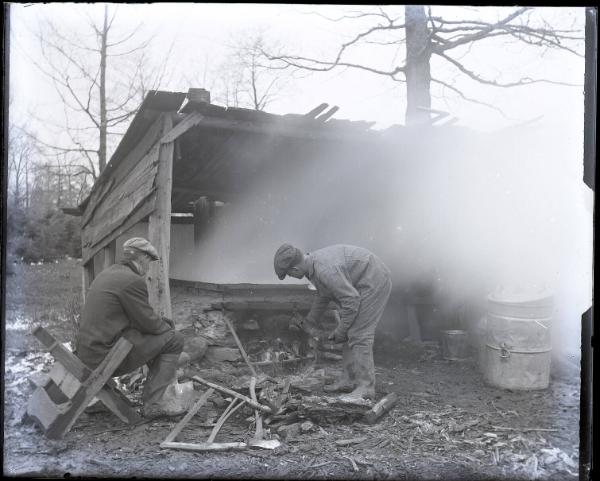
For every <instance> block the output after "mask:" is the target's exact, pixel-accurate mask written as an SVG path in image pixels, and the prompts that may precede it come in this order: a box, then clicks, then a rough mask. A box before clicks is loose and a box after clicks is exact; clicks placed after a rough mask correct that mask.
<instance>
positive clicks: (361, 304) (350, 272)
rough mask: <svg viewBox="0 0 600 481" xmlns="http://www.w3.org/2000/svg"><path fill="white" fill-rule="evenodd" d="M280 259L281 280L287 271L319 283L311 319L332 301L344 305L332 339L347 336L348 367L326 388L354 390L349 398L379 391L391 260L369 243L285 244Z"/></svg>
mask: <svg viewBox="0 0 600 481" xmlns="http://www.w3.org/2000/svg"><path fill="white" fill-rule="evenodd" d="M274 264H275V273H276V274H277V276H278V277H279V279H280V280H283V279H284V278H285V276H286V275H289V276H291V277H295V278H296V279H302V278H303V277H304V276H306V277H307V278H308V280H309V281H310V282H311V283H312V284H313V285H314V286H315V287H316V289H317V294H318V295H317V297H316V299H315V301H314V303H313V305H312V308H311V310H310V312H309V313H308V315H307V317H306V320H307V322H308V323H309V324H315V323H317V322H318V321H319V318H320V317H321V315H322V314H323V312H324V311H325V309H326V308H327V305H328V304H329V302H330V301H334V302H335V303H336V304H337V305H338V307H339V315H340V321H339V323H338V326H337V328H336V329H335V331H334V332H333V333H332V334H331V335H330V336H329V339H333V340H335V341H336V342H345V346H344V352H343V364H344V371H343V375H342V378H341V379H339V380H338V381H337V382H335V383H334V384H333V385H331V386H325V390H326V391H330V392H334V391H352V392H351V394H350V395H349V396H345V397H344V400H346V401H349V402H351V401H355V400H359V399H363V398H373V397H375V364H374V362H373V341H374V338H375V328H376V327H377V324H378V322H379V320H380V319H381V315H382V314H383V310H384V309H385V306H386V304H387V300H388V298H389V296H390V291H391V289H392V282H391V275H390V270H389V269H388V268H387V266H386V265H385V264H384V263H383V262H382V261H381V259H379V257H377V256H376V255H375V254H373V253H372V252H369V251H368V250H367V249H364V248H362V247H355V246H349V245H333V246H329V247H325V248H323V249H319V250H316V251H314V252H311V253H309V254H303V253H302V251H300V249H297V248H296V247H294V246H292V245H290V244H283V245H282V246H281V247H280V248H279V249H278V250H277V252H276V253H275V258H274ZM353 378H355V379H353ZM353 389H354V390H353Z"/></svg>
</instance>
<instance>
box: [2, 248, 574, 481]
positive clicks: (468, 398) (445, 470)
mask: <svg viewBox="0 0 600 481" xmlns="http://www.w3.org/2000/svg"><path fill="white" fill-rule="evenodd" d="M79 286H80V271H79V266H78V264H77V261H75V260H65V261H61V262H59V263H58V264H44V265H35V266H22V265H20V266H16V268H15V273H14V274H13V275H12V276H9V277H8V278H7V280H6V323H5V324H6V326H5V327H6V331H5V334H6V336H5V353H4V356H5V357H4V362H5V365H4V366H5V376H4V395H5V404H4V475H5V476H59V477H72V476H83V477H98V476H103V477H104V476H109V477H134V476H135V477H151V478H156V477H167V478H184V477H190V478H221V479H224V478H227V479H229V478H239V479H243V478H245V479H247V478H262V479H266V478H271V479H283V478H284V479H401V480H413V479H414V480H426V479H445V480H448V479H461V480H469V479H478V480H482V479H490V480H492V479H493V480H498V479H544V480H546V479H547V480H565V479H576V478H577V473H578V464H579V461H578V446H579V377H578V375H574V371H572V370H571V371H569V370H564V369H561V370H559V369H553V371H552V376H551V383H550V387H549V388H548V389H545V390H541V391H522V392H517V391H507V390H501V389H497V388H494V387H490V386H487V385H486V384H484V382H483V380H482V376H481V374H480V372H479V370H478V367H477V365H476V362H475V358H474V357H471V358H469V359H467V360H465V361H447V360H444V359H442V358H441V356H440V353H439V349H438V347H437V346H436V345H433V344H429V345H426V346H425V347H424V348H416V347H414V346H411V345H408V344H398V343H394V344H393V345H392V343H391V342H388V343H386V342H385V341H380V342H379V344H378V345H377V346H376V355H375V358H376V365H377V383H378V385H377V390H378V393H379V395H380V396H383V395H384V394H385V393H389V392H392V391H394V392H396V393H397V394H398V396H399V401H398V403H397V405H396V406H395V408H394V409H393V410H392V411H391V412H390V413H389V414H387V415H386V416H385V417H384V418H383V419H382V420H380V421H379V422H378V423H376V424H374V425H368V424H365V423H363V422H360V421H358V422H353V423H350V422H344V421H343V420H339V419H336V420H335V421H333V422H327V420H325V419H323V418H322V417H320V418H318V419H313V427H312V428H310V429H308V430H307V431H306V432H300V433H299V434H298V435H297V436H292V437H291V438H289V439H282V440H281V441H282V445H281V447H279V448H277V449H276V450H273V451H269V450H258V449H247V450H244V451H238V452H221V453H194V452H186V451H178V450H167V449H161V448H160V447H159V444H160V442H161V441H163V440H164V438H165V437H166V436H167V434H168V433H169V432H170V431H171V429H172V428H173V427H174V425H175V423H176V420H173V421H167V420H155V421H152V422H148V423H145V424H141V425H138V426H136V427H133V428H132V427H129V426H126V425H124V424H122V423H121V421H119V420H118V419H117V418H116V417H115V416H114V415H113V414H111V413H108V412H107V413H99V414H87V413H86V414H83V415H82V417H80V419H79V420H78V422H77V423H76V424H75V426H74V427H73V429H72V430H71V431H70V432H69V433H68V434H67V435H66V436H65V438H64V439H63V440H60V441H51V440H48V439H46V438H45V436H44V435H43V434H42V433H41V431H40V430H39V429H38V428H37V427H35V426H33V425H31V424H28V423H26V422H23V414H24V411H25V407H26V403H27V399H28V398H29V396H30V394H31V391H32V388H31V387H30V385H29V382H28V381H27V378H28V377H29V376H30V375H31V374H33V373H34V372H36V371H39V370H47V369H48V368H49V366H50V364H51V362H52V360H51V357H50V356H49V355H48V354H45V353H44V351H42V350H41V349H40V346H39V345H38V344H37V342H36V340H35V339H33V338H32V336H31V335H30V334H29V331H30V329H31V326H32V325H33V324H34V323H35V322H38V323H41V324H42V325H44V326H46V327H47V328H48V329H49V330H50V331H51V332H53V333H54V334H55V336H56V337H57V338H59V340H60V341H63V342H68V341H71V340H72V339H71V335H72V325H73V319H72V318H71V316H73V313H74V312H76V310H77V308H78V306H77V301H76V296H77V293H78V289H79ZM200 367H201V365H200ZM337 367H338V366H336V363H335V362H331V361H328V363H327V364H322V365H316V366H309V367H306V366H305V367H304V368H303V369H305V370H306V369H312V370H313V371H315V372H318V371H319V370H325V371H327V372H329V373H331V372H334V371H335V370H336V369H337ZM241 369H243V368H241ZM300 371H301V368H296V371H295V373H299V372H300ZM211 372H213V373H214V369H213V370H212V371H206V373H205V377H206V378H207V379H211ZM279 374H280V375H282V373H279ZM283 374H285V373H283ZM213 378H214V377H213ZM292 394H296V395H297V396H301V395H302V393H300V392H297V393H294V392H293V388H292ZM304 394H306V393H304ZM312 394H316V395H318V394H320V388H319V387H318V386H317V387H316V388H315V389H314V392H313V393H312ZM133 398H134V400H135V399H136V393H134V394H133ZM211 411H212V408H210V409H209V408H207V409H206V410H204V411H202V410H201V412H199V413H198V414H197V416H196V417H194V418H193V419H192V421H191V422H190V423H189V425H188V426H189V427H188V428H186V429H185V430H184V431H183V432H182V434H181V436H180V438H178V440H181V441H188V442H200V441H201V440H203V439H205V438H206V437H207V436H208V433H209V432H210V429H208V428H204V427H202V426H201V425H202V424H205V423H206V422H207V421H209V420H210V419H209V418H210V416H211V414H212V415H214V411H213V412H211ZM251 416H252V411H250V410H246V408H243V409H240V410H239V411H238V412H237V413H236V414H235V415H234V416H232V417H231V418H230V419H229V420H228V421H227V423H226V424H225V426H224V428H223V430H222V431H221V432H220V433H219V436H218V440H220V441H243V440H247V439H248V438H249V437H251V436H252V434H253V429H254V428H253V425H252V423H251V421H250V417H251ZM274 431H275V430H274V429H273V434H272V435H273V436H275V432H274ZM353 438H365V439H363V440H362V441H361V442H358V443H356V444H350V445H346V446H343V445H340V444H339V443H336V441H340V440H348V439H353ZM342 444H343V443H342Z"/></svg>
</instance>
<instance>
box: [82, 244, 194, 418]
mask: <svg viewBox="0 0 600 481" xmlns="http://www.w3.org/2000/svg"><path fill="white" fill-rule="evenodd" d="M158 258H159V257H158V253H157V252H156V249H155V248H154V247H153V246H152V244H150V242H148V241H147V240H146V239H144V238H142V237H134V238H132V239H129V240H127V241H126V242H125V243H124V244H123V260H122V261H121V262H120V263H117V264H113V265H112V266H110V267H108V268H106V269H104V270H103V271H102V272H101V273H100V274H98V276H97V277H96V278H95V279H94V281H93V282H92V284H91V286H90V288H89V291H88V293H87V295H86V299H85V306H84V308H83V313H82V316H81V323H80V327H79V333H78V336H77V342H76V352H77V356H78V357H79V358H80V359H81V360H82V361H83V362H84V363H85V364H87V366H88V367H90V368H91V369H94V368H95V367H97V366H98V365H99V364H100V362H102V359H103V358H104V357H105V356H106V354H107V353H108V351H109V350H110V349H111V347H112V346H113V345H114V344H115V342H117V340H118V339H119V338H120V337H125V339H127V340H128V341H130V342H131V343H132V344H133V348H132V349H131V351H130V352H129V354H128V355H127V357H126V358H125V359H124V360H123V362H122V363H121V365H120V366H119V367H118V368H117V370H116V371H115V376H120V375H123V374H126V373H128V372H131V371H133V370H134V369H137V368H139V367H140V366H142V365H144V364H147V365H148V376H147V379H146V382H145V384H144V392H143V395H142V399H143V408H142V414H143V415H144V416H146V417H156V416H176V415H180V414H182V413H184V412H185V411H186V410H187V409H188V407H189V405H188V404H189V400H185V399H183V398H182V399H176V398H175V399H174V398H173V396H174V395H173V394H172V393H173V392H174V390H173V389H171V390H169V394H167V395H165V394H166V391H167V386H169V385H170V384H172V383H175V382H176V381H177V378H176V372H177V364H178V360H179V356H180V354H181V352H182V350H183V346H184V338H183V336H182V335H181V334H180V333H179V332H176V331H175V329H174V325H173V321H171V320H170V319H166V318H161V317H160V316H158V315H157V314H156V313H155V312H154V310H153V309H152V307H151V306H150V304H149V303H148V289H147V286H146V280H145V276H146V274H147V272H148V268H149V265H150V262H152V261H156V260H158ZM175 396H176V395H175Z"/></svg>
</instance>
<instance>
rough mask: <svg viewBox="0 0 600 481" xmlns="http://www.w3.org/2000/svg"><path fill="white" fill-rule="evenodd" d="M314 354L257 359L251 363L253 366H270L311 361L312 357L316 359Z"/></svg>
mask: <svg viewBox="0 0 600 481" xmlns="http://www.w3.org/2000/svg"><path fill="white" fill-rule="evenodd" d="M314 358H315V357H314V356H310V355H309V356H304V357H294V358H292V359H282V360H280V361H256V362H251V363H250V364H252V365H253V366H268V365H270V364H287V363H290V362H300V361H309V360H311V359H314Z"/></svg>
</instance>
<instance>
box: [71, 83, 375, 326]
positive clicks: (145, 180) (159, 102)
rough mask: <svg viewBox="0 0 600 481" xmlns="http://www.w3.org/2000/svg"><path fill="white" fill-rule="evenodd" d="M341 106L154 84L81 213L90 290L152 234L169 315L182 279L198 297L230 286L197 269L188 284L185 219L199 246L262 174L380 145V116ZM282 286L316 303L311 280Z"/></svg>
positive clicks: (156, 273)
mask: <svg viewBox="0 0 600 481" xmlns="http://www.w3.org/2000/svg"><path fill="white" fill-rule="evenodd" d="M337 110H338V109H337V107H333V108H328V105H327V104H322V105H320V106H319V107H317V108H315V109H314V110H313V111H311V112H309V113H307V114H305V115H298V114H288V115H274V114H268V113H265V112H259V111H254V110H247V109H239V108H224V107H220V106H217V105H214V104H211V102H210V93H209V92H207V91H206V90H204V89H190V90H189V92H188V93H187V94H186V93H181V92H164V91H151V92H150V93H149V94H148V95H147V97H146V99H145V100H144V102H143V103H142V105H141V106H140V108H139V111H138V112H137V114H136V115H135V117H134V118H133V120H132V122H131V124H130V126H129V128H128V130H127V132H126V133H125V135H124V137H123V139H122V141H121V142H120V144H119V145H118V147H117V149H116V151H115V153H114V154H113V156H112V158H111V159H110V162H109V163H108V165H107V166H106V168H105V170H104V171H103V172H102V173H101V175H100V176H99V178H98V179H97V181H96V183H95V184H94V186H93V188H92V190H91V193H90V194H89V196H88V197H87V198H86V199H85V200H84V201H83V202H82V203H81V204H80V205H79V206H78V208H77V210H76V211H73V210H71V213H75V214H78V215H80V216H81V226H82V236H81V240H82V263H83V289H84V293H85V290H86V289H87V288H88V286H89V285H90V283H91V281H92V280H93V279H94V277H95V275H97V274H98V273H99V272H100V271H101V270H102V269H104V268H105V267H107V266H108V265H111V264H112V263H114V262H115V259H117V258H118V255H119V253H120V249H121V244H122V240H123V239H124V238H125V237H126V236H130V235H143V236H145V237H147V238H148V239H149V240H150V242H151V243H152V244H153V245H154V246H155V247H156V248H157V250H158V252H159V254H160V257H161V260H160V263H154V264H153V265H152V268H151V272H150V286H149V292H150V296H151V303H152V304H153V306H154V307H155V308H156V309H157V310H159V311H160V312H161V313H162V314H163V315H166V316H169V317H170V316H171V315H172V306H171V287H172V286H174V287H176V288H181V289H184V290H186V289H187V291H190V289H191V291H193V292H195V293H196V294H198V293H199V292H200V291H202V292H210V291H213V292H220V293H222V292H223V290H224V289H225V290H227V289H226V288H222V287H221V286H219V285H217V284H210V283H206V282H204V283H199V282H195V280H194V279H189V276H188V279H186V280H183V281H182V280H181V279H180V278H179V277H181V276H178V275H177V272H174V270H173V268H172V265H173V263H175V264H177V259H178V253H177V251H176V250H172V249H171V245H172V238H173V236H174V235H176V236H178V238H179V236H180V233H181V232H183V231H182V230H181V228H182V226H185V236H186V238H187V241H186V242H187V243H188V244H189V243H193V244H194V245H196V246H197V245H198V242H197V241H198V239H199V238H200V237H201V236H202V232H203V230H204V229H205V227H206V225H207V223H208V222H210V219H211V217H212V216H213V215H214V213H215V211H216V210H218V209H219V207H220V206H222V205H224V204H227V203H232V202H233V203H235V202H243V199H244V195H245V191H246V186H247V185H249V184H250V183H252V182H253V179H255V178H258V177H260V176H264V175H265V172H271V173H275V174H274V175H276V174H277V173H278V172H282V171H285V170H286V169H288V168H289V167H290V166H292V165H294V164H298V163H299V162H301V159H302V158H303V157H306V156H307V155H309V154H308V153H307V152H309V151H310V150H311V149H318V148H323V146H324V145H329V144H332V143H333V144H340V143H341V144H344V143H348V142H350V143H351V144H352V143H355V142H358V141H360V142H373V143H375V142H377V134H376V133H374V132H373V131H372V130H370V127H371V125H372V124H373V123H368V122H351V121H347V120H336V119H332V118H331V117H332V115H333V114H334V113H335V112H336V111H337ZM347 148H349V147H347ZM175 271H176V269H175ZM184 277H185V276H184ZM170 278H171V282H169V281H170ZM170 284H171V285H170ZM246 287H248V286H246ZM279 288H280V289H283V290H284V291H285V290H286V289H287V292H289V293H290V295H292V297H293V296H294V295H298V296H299V299H302V301H299V302H300V304H301V305H303V306H306V305H308V303H309V302H310V297H311V296H312V293H311V292H310V291H307V290H306V288H305V287H304V286H285V285H279ZM240 289H241V290H244V289H245V287H244V286H243V285H240ZM264 289H267V290H268V289H270V287H269V286H268V285H267V286H264ZM229 291H231V288H230V289H229ZM292 293H293V294H292ZM213 300H214V299H213ZM263 300H264V299H263ZM207 302H209V301H207Z"/></svg>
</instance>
